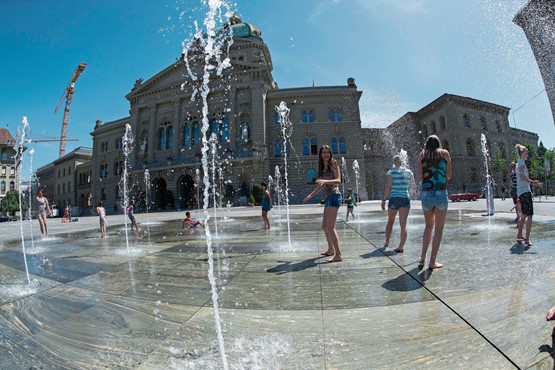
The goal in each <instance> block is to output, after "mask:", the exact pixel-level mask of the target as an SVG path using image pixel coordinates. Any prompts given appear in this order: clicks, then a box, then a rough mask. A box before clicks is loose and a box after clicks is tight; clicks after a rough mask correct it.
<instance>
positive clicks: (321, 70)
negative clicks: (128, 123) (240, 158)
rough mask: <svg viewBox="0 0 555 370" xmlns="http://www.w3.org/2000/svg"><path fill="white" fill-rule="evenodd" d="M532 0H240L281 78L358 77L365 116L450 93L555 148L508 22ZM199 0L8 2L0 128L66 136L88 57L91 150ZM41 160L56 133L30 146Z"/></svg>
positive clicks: (54, 146) (75, 116)
mask: <svg viewBox="0 0 555 370" xmlns="http://www.w3.org/2000/svg"><path fill="white" fill-rule="evenodd" d="M525 3H526V0H449V1H446V0H302V1H300V0H295V1H293V0H280V1H275V0H236V2H235V3H233V5H232V8H233V9H235V10H236V11H237V14H238V15H239V16H240V17H241V18H242V19H243V20H244V21H245V22H248V23H252V24H254V25H255V26H257V27H258V28H259V29H260V30H261V31H262V37H263V39H264V41H265V42H266V44H267V45H268V47H269V49H270V53H271V55H272V60H273V64H274V71H273V75H274V79H275V80H276V81H277V83H278V85H279V86H280V87H282V88H289V87H302V86H312V84H314V85H315V86H329V85H345V84H346V81H347V78H348V77H353V78H355V80H356V84H357V86H358V88H359V90H362V91H363V97H362V99H361V118H362V121H363V126H364V127H385V126H387V125H388V124H390V123H391V122H393V121H394V120H395V119H397V118H399V117H400V116H401V115H403V114H404V113H406V112H408V111H417V110H419V109H420V108H422V107H423V106H425V105H426V104H428V103H430V102H431V101H433V100H434V99H436V98H437V97H439V96H440V95H442V94H443V93H451V94H457V95H462V96H468V97H472V98H476V99H480V100H485V101H488V102H492V103H495V104H499V105H503V106H506V107H509V108H511V114H510V117H509V122H510V124H511V126H512V127H518V128H521V129H525V130H530V131H534V132H538V133H539V135H540V140H541V141H543V143H544V145H545V146H546V147H549V148H552V147H555V135H554V134H555V128H554V125H553V118H552V116H551V111H550V109H549V103H548V100H547V95H546V93H545V91H544V85H543V82H542V79H541V76H540V73H539V70H538V67H537V64H536V62H535V60H534V57H533V55H532V51H531V49H530V46H529V45H528V42H527V40H526V37H525V36H524V32H523V31H522V30H521V29H520V27H518V26H517V25H515V24H514V23H512V19H513V17H514V15H515V14H516V13H517V12H518V10H519V9H521V8H522V6H524V5H525ZM205 12H206V6H205V4H204V2H202V1H201V0H157V1H150V0H117V1H114V0H93V1H88V2H86V1H73V0H72V1H69V0H49V1H44V0H0V46H1V50H2V56H1V57H0V71H1V73H2V88H1V89H0V127H8V129H9V130H10V132H11V133H12V135H14V137H15V133H16V130H17V126H18V125H19V124H20V123H21V120H22V117H23V116H27V118H28V121H29V125H30V127H31V132H32V134H33V135H47V136H54V137H59V136H60V132H61V125H62V118H63V106H62V108H60V111H59V112H58V114H57V115H56V116H54V115H53V112H54V109H55V108H56V105H57V104H58V102H59V100H60V98H61V97H62V94H63V92H64V90H65V88H66V86H67V84H68V82H69V79H70V77H71V74H72V73H73V70H74V69H75V68H76V67H77V65H79V63H80V62H85V63H87V68H86V69H85V71H84V72H83V74H82V75H81V76H80V77H79V79H78V80H77V83H76V84H75V95H74V98H73V102H72V105H71V113H70V117H69V127H68V137H76V138H78V139H79V141H78V142H68V143H67V148H66V153H67V152H69V151H71V150H73V149H74V148H76V147H77V146H86V147H92V139H91V136H90V132H91V131H92V130H93V128H94V123H95V121H96V120H97V119H101V120H102V121H104V122H106V121H111V120H115V119H119V118H123V117H126V116H128V114H129V103H128V101H127V100H126V99H125V97H124V96H125V95H126V94H127V93H128V92H129V91H130V90H131V88H132V87H133V84H134V83H135V80H137V79H138V78H144V79H145V80H147V79H148V78H150V77H152V76H153V75H155V74H156V73H158V72H159V71H161V70H163V69H164V68H166V67H167V66H169V65H170V64H172V63H173V62H174V61H175V60H176V58H178V57H179V56H180V54H181V51H182V43H183V41H184V40H188V39H189V38H190V37H191V35H192V32H194V23H193V21H194V20H202V19H203V18H204V15H205ZM34 148H35V154H34V167H35V168H37V167H40V166H42V165H45V164H47V163H49V162H51V161H53V160H55V159H56V158H57V157H58V149H59V143H57V142H49V143H36V144H34Z"/></svg>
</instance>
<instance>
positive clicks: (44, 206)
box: [37, 190, 52, 238]
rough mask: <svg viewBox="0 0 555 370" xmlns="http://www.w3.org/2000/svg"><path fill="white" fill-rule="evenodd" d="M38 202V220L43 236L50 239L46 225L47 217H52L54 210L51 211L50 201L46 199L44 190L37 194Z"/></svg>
mask: <svg viewBox="0 0 555 370" xmlns="http://www.w3.org/2000/svg"><path fill="white" fill-rule="evenodd" d="M37 202H38V203H39V207H38V215H37V218H38V219H39V225H40V232H41V234H42V235H44V236H45V237H46V238H48V225H47V224H46V216H48V215H51V214H52V210H51V209H50V204H49V203H48V199H46V197H45V196H44V193H43V192H42V190H39V193H38V194H37Z"/></svg>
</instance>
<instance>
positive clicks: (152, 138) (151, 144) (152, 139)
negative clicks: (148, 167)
mask: <svg viewBox="0 0 555 370" xmlns="http://www.w3.org/2000/svg"><path fill="white" fill-rule="evenodd" d="M157 109H158V107H157V106H156V104H152V105H150V106H149V107H148V110H149V121H148V149H147V152H148V162H149V163H151V162H154V150H155V146H156V134H157V132H156V110H157Z"/></svg>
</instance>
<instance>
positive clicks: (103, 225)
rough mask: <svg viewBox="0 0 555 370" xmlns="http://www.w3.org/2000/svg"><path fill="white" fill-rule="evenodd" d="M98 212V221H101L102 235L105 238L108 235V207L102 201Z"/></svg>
mask: <svg viewBox="0 0 555 370" xmlns="http://www.w3.org/2000/svg"><path fill="white" fill-rule="evenodd" d="M96 213H97V214H98V221H99V223H100V235H101V236H102V238H103V239H104V238H105V237H106V209H105V208H104V203H103V202H102V201H100V202H98V205H97V206H96Z"/></svg>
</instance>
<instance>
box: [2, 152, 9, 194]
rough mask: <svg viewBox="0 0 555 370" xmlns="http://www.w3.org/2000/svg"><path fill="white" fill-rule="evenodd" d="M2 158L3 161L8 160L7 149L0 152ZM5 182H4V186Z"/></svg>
mask: <svg viewBox="0 0 555 370" xmlns="http://www.w3.org/2000/svg"><path fill="white" fill-rule="evenodd" d="M2 160H3V161H7V160H8V152H7V151H3V152H2ZM5 185H6V184H4V186H5Z"/></svg>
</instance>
